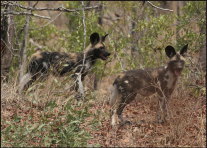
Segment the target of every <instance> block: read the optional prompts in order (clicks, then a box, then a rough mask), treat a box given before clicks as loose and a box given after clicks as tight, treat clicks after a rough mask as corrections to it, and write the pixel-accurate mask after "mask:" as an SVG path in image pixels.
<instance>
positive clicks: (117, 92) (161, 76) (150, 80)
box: [110, 45, 188, 126]
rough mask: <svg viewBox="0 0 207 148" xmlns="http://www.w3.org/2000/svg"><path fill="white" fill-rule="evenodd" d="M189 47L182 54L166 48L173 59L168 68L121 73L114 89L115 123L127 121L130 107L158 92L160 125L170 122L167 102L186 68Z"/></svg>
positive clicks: (184, 48)
mask: <svg viewBox="0 0 207 148" xmlns="http://www.w3.org/2000/svg"><path fill="white" fill-rule="evenodd" d="M187 48H188V45H185V46H184V47H183V48H182V49H181V50H180V52H179V53H177V52H176V51H175V49H174V48H173V47H172V46H167V47H166V48H165V52H166V55H167V56H168V57H169V58H170V60H169V62H168V63H167V65H166V66H165V67H158V68H154V69H150V68H149V69H144V70H143V69H138V70H129V71H126V72H123V73H122V74H120V75H119V76H118V77H117V78H116V79H115V81H114V83H113V86H112V88H111V95H110V106H111V124H112V126H114V125H117V124H118V123H119V122H121V123H125V122H123V121H124V120H123V119H122V111H123V109H124V108H125V106H126V105H127V104H129V103H130V102H131V101H133V100H134V99H135V97H136V96H137V98H139V97H147V96H150V95H152V94H155V93H157V94H158V95H159V106H158V108H159V109H160V110H159V111H160V112H158V114H157V117H158V122H159V123H163V122H165V120H166V115H167V107H166V103H167V101H168V99H169V97H170V96H171V94H172V92H173V90H174V88H175V85H176V81H177V80H178V77H179V76H180V75H181V72H182V70H183V68H184V64H185V61H184V57H183V56H184V54H185V53H186V51H187Z"/></svg>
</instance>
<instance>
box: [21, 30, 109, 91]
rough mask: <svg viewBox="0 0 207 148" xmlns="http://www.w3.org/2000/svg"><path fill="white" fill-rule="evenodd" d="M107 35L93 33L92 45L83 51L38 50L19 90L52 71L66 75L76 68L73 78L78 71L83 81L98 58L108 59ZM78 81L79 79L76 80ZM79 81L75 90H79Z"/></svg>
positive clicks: (56, 74) (91, 37) (26, 87)
mask: <svg viewBox="0 0 207 148" xmlns="http://www.w3.org/2000/svg"><path fill="white" fill-rule="evenodd" d="M107 35H108V34H106V35H105V36H101V37H100V36H99V34H98V33H93V34H91V36H90V45H89V46H88V47H87V48H86V49H85V50H84V52H81V53H64V52H48V51H39V50H38V51H37V52H36V53H34V54H33V55H32V58H31V61H30V63H29V65H28V69H27V73H26V74H25V75H24V76H23V77H22V79H21V80H20V84H19V92H20V93H21V92H22V91H23V90H26V89H28V87H29V86H30V85H31V84H32V83H33V82H34V81H36V80H37V79H45V78H47V76H48V75H49V74H50V73H52V74H53V75H55V76H64V75H66V74H67V73H68V72H70V71H72V70H74V71H75V72H74V74H73V76H72V77H73V78H75V79H76V78H77V75H76V74H77V73H81V81H83V80H84V77H85V76H86V75H87V73H88V71H89V70H90V69H91V67H92V66H93V65H94V64H95V62H96V60H97V59H102V60H106V59H107V58H108V56H109V55H110V53H109V52H108V51H107V50H106V47H105V45H104V41H105V38H106V36H107ZM76 82H77V81H76ZM78 87H79V86H78V83H77V84H76V87H75V90H76V91H77V90H78Z"/></svg>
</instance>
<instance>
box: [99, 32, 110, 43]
mask: <svg viewBox="0 0 207 148" xmlns="http://www.w3.org/2000/svg"><path fill="white" fill-rule="evenodd" d="M108 35H109V34H106V35H104V36H102V37H101V41H102V42H104V41H105V39H106V37H107V36H108Z"/></svg>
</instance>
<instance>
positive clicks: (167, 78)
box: [159, 66, 178, 89]
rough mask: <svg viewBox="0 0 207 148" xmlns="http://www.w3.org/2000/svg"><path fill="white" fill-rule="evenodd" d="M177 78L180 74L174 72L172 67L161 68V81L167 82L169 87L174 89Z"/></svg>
mask: <svg viewBox="0 0 207 148" xmlns="http://www.w3.org/2000/svg"><path fill="white" fill-rule="evenodd" d="M177 79H178V76H176V75H174V74H173V72H172V71H171V70H170V67H168V66H165V67H162V68H161V71H160V74H159V80H160V81H161V83H166V88H167V89H173V88H174V86H175V84H176V82H177Z"/></svg>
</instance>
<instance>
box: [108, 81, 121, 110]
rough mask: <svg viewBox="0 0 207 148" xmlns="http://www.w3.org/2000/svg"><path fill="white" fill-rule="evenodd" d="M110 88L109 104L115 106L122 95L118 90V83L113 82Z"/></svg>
mask: <svg viewBox="0 0 207 148" xmlns="http://www.w3.org/2000/svg"><path fill="white" fill-rule="evenodd" d="M109 89H110V95H109V105H110V106H114V104H115V103H116V102H117V101H118V100H119V99H120V97H121V95H120V93H119V91H118V88H117V85H116V84H113V85H112V86H111V87H110V88H109Z"/></svg>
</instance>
